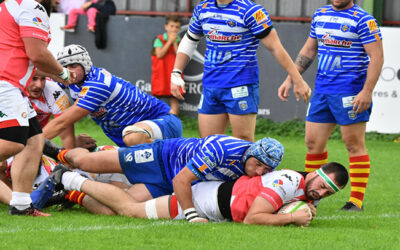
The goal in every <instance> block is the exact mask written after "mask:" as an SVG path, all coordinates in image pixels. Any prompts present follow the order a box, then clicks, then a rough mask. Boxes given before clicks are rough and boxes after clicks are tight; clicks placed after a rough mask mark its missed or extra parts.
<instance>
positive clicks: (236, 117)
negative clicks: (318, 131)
mask: <svg viewBox="0 0 400 250" xmlns="http://www.w3.org/2000/svg"><path fill="white" fill-rule="evenodd" d="M201 37H205V39H206V44H207V48H206V52H205V63H204V76H203V93H202V96H201V100H200V104H199V109H198V113H199V114H198V121H199V130H200V136H201V137H205V136H208V135H211V134H224V133H225V130H226V127H227V125H228V122H229V123H230V124H231V127H232V132H233V136H235V137H238V138H241V139H244V140H248V141H254V131H255V126H256V115H257V111H258V104H259V91H258V89H259V82H260V80H259V71H258V66H257V56H256V51H257V47H258V45H259V43H260V41H261V42H262V44H263V45H264V46H265V47H266V48H267V49H268V50H269V51H270V52H271V53H272V55H273V56H274V57H275V58H276V60H277V61H278V62H279V64H280V65H281V66H282V67H283V68H284V69H285V70H286V71H287V72H288V74H289V75H291V76H292V78H293V82H294V92H295V94H296V96H297V99H299V98H300V96H301V97H302V98H303V100H304V101H305V102H306V101H307V100H308V99H309V97H310V94H311V93H310V88H309V87H308V85H307V83H305V82H304V81H303V78H302V77H301V75H300V74H299V73H298V72H297V70H296V67H295V65H294V63H293V61H292V60H291V58H290V56H289V55H288V53H287V52H286V50H285V49H284V48H283V46H282V44H281V42H280V40H279V37H278V35H277V32H276V30H275V29H274V28H273V26H272V22H271V19H270V17H269V15H268V13H267V11H266V10H265V9H264V8H263V7H262V6H261V5H259V4H256V3H254V2H253V1H251V0H207V1H202V2H201V3H199V4H198V5H197V6H196V8H195V10H194V12H193V16H192V18H191V21H190V26H189V30H188V32H187V33H186V35H185V36H184V38H183V39H182V41H181V43H180V45H179V48H178V53H177V57H176V60H175V65H174V70H173V72H172V74H171V92H172V94H173V95H174V96H175V97H177V98H179V99H182V100H183V96H182V95H181V93H180V92H179V89H180V88H182V90H183V91H184V84H185V82H184V81H183V79H182V77H181V74H182V72H183V70H184V69H185V67H186V65H187V63H188V62H189V60H190V58H191V56H192V54H193V52H194V51H195V50H196V47H197V44H198V42H199V39H200V38H201Z"/></svg>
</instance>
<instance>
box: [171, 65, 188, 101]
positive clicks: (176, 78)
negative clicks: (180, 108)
mask: <svg viewBox="0 0 400 250" xmlns="http://www.w3.org/2000/svg"><path fill="white" fill-rule="evenodd" d="M181 88H182V92H183V93H186V90H185V81H184V80H183V79H182V73H179V71H177V70H173V71H172V73H171V94H172V95H173V96H174V97H175V98H177V99H179V100H185V98H183V96H182V94H181V92H180V89H181Z"/></svg>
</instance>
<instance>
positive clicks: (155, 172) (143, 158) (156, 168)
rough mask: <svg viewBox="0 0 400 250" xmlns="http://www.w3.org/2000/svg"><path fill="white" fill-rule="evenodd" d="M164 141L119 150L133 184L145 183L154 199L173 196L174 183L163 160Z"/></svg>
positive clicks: (123, 167)
mask: <svg viewBox="0 0 400 250" xmlns="http://www.w3.org/2000/svg"><path fill="white" fill-rule="evenodd" d="M163 146H164V141H162V140H155V141H154V142H153V143H151V144H140V145H136V146H131V147H123V148H119V149H118V156H119V163H120V165H121V168H122V170H123V171H124V174H125V176H126V178H128V180H129V182H130V183H132V184H138V183H143V184H145V185H146V188H147V189H148V190H149V192H150V193H151V195H152V196H153V198H157V197H159V196H163V195H167V194H172V193H173V187H172V183H171V182H170V181H169V180H168V178H167V176H166V174H165V167H164V164H163V160H162V148H163Z"/></svg>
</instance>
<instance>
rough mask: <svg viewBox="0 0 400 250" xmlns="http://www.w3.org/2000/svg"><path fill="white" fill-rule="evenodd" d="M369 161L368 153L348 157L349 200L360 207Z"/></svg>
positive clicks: (365, 185) (365, 186)
mask: <svg viewBox="0 0 400 250" xmlns="http://www.w3.org/2000/svg"><path fill="white" fill-rule="evenodd" d="M370 166H371V163H370V161H369V156H368V155H361V156H355V157H350V184H351V194H350V199H349V201H351V202H353V203H354V204H356V205H357V206H358V207H360V208H361V207H362V203H363V200H364V194H365V189H366V188H367V183H368V178H369V171H370Z"/></svg>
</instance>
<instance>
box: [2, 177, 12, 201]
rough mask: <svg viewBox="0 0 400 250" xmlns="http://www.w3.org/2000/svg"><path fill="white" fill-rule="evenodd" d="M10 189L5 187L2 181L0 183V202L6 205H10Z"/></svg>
mask: <svg viewBox="0 0 400 250" xmlns="http://www.w3.org/2000/svg"><path fill="white" fill-rule="evenodd" d="M11 192H12V191H11V188H10V187H9V186H7V185H6V184H5V183H4V182H3V181H0V202H1V203H3V204H6V205H9V204H10V201H11Z"/></svg>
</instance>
